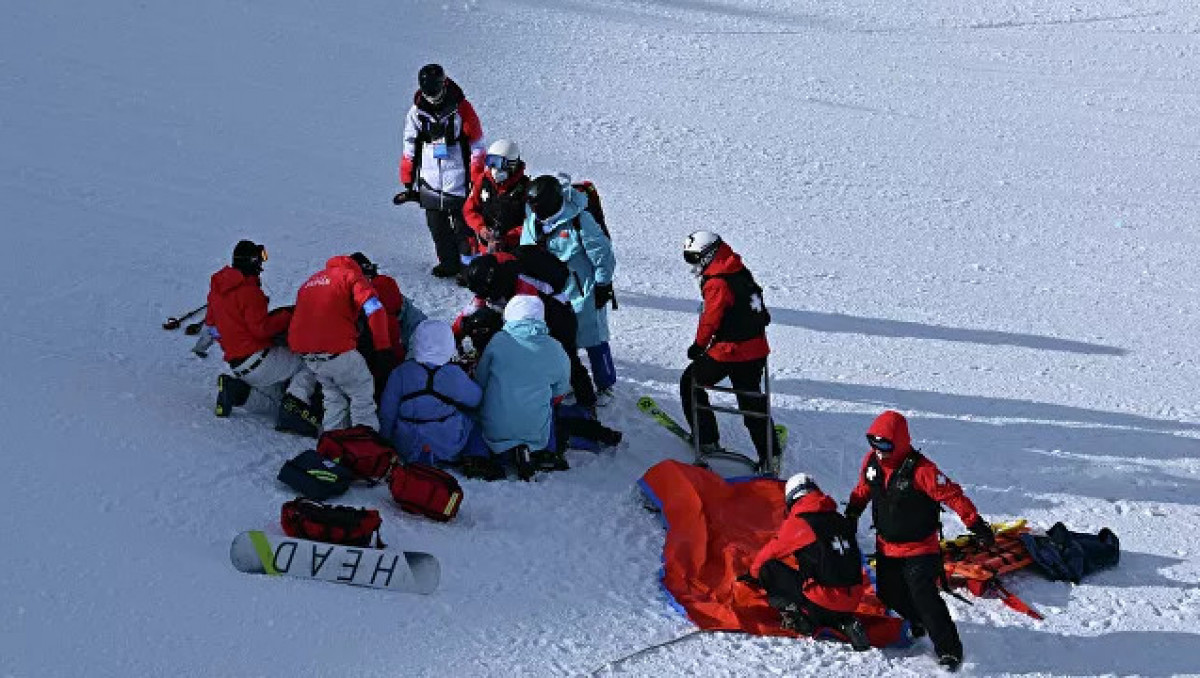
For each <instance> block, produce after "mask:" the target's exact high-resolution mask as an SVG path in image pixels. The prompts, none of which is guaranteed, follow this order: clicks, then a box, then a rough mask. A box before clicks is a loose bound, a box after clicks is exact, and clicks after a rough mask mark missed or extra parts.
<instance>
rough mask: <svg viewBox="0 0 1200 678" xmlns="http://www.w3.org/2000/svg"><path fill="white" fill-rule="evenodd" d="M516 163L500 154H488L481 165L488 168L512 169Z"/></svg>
mask: <svg viewBox="0 0 1200 678" xmlns="http://www.w3.org/2000/svg"><path fill="white" fill-rule="evenodd" d="M516 164H517V161H516V160H509V159H508V158H506V157H504V156H502V155H489V156H486V157H485V158H484V159H483V166H484V167H487V168H488V169H496V170H502V169H512V167H513V166H514V165H516Z"/></svg>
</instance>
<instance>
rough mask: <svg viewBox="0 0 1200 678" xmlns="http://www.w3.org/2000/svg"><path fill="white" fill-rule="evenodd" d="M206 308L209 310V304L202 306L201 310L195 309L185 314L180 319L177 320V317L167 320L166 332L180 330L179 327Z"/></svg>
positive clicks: (164, 324)
mask: <svg viewBox="0 0 1200 678" xmlns="http://www.w3.org/2000/svg"><path fill="white" fill-rule="evenodd" d="M206 308H208V304H207V303H206V304H204V305H203V306H201V307H200V308H194V309H192V310H190V311H188V312H187V313H184V314H183V315H181V316H179V317H178V318H175V317H171V318H167V321H166V322H164V323H163V329H164V330H177V329H179V326H180V325H182V324H183V321H184V320H187V319H188V318H190V317H192V316H194V315H196V314H197V313H199V312H200V311H203V310H204V309H206Z"/></svg>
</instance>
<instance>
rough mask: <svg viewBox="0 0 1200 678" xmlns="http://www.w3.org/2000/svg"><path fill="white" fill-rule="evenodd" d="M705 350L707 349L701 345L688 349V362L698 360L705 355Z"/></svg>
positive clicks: (693, 345) (694, 345)
mask: <svg viewBox="0 0 1200 678" xmlns="http://www.w3.org/2000/svg"><path fill="white" fill-rule="evenodd" d="M705 350H706V349H705V348H704V347H703V346H701V345H700V344H692V345H691V346H689V347H688V354H687V355H688V360H696V359H698V358H699V357H700V356H702V355H704V351H705Z"/></svg>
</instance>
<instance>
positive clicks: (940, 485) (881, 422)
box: [846, 410, 979, 558]
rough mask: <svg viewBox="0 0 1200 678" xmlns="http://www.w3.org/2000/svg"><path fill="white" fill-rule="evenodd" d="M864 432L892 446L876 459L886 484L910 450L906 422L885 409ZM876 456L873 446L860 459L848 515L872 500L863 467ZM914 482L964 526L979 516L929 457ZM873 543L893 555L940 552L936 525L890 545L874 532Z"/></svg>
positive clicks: (861, 508)
mask: <svg viewBox="0 0 1200 678" xmlns="http://www.w3.org/2000/svg"><path fill="white" fill-rule="evenodd" d="M867 434H868V435H873V436H880V437H882V438H887V439H888V440H890V441H892V444H893V445H895V449H894V450H893V451H892V453H891V454H889V455H887V456H886V457H883V458H880V459H879V465H880V466H881V467H882V468H883V481H884V483H887V482H888V481H889V480H890V478H891V477H892V473H893V472H895V470H896V469H897V468H899V467H900V464H901V463H902V462H903V461H904V460H905V459H906V458H907V457H908V455H910V454H912V452H913V448H912V439H911V438H909V435H908V421H907V420H906V419H905V418H904V415H902V414H900V413H899V412H895V411H893V410H887V411H886V412H884V413H883V414H881V415H879V416H878V417H876V418H875V421H874V422H873V423H872V424H871V427H870V428H869V429H867ZM875 455H876V452H875V450H873V449H872V450H869V451H868V452H867V456H866V457H865V458H864V459H863V464H862V469H861V470H860V471H859V474H858V484H857V485H856V486H855V487H854V490H852V491H851V492H850V501H849V502H848V503H847V506H846V513H847V514H850V513H859V514H861V513H862V512H863V510H864V509H865V508H866V506H867V504H868V503H870V501H871V486H870V485H868V484H867V478H866V470H867V463H868V462H869V461H870V460H871V457H872V456H875ZM913 484H914V485H915V486H916V488H917V489H918V490H920V491H921V492H924V493H925V494H927V495H928V496H929V497H930V498H931V499H933V500H934V501H936V502H938V503H940V504H945V505H946V506H949V507H950V508H951V509H952V510H953V511H954V512H955V513H957V514H958V517H959V518H960V519H962V521H963V524H964V525H970V524H972V523H974V522H975V521H976V520H978V519H979V512H978V511H977V510H976V509H975V504H973V503H971V500H970V499H967V496H966V495H965V494H963V490H962V487H960V486H959V485H958V483H956V482H954V481H952V480H950V479H949V478H948V477H946V475H945V474H943V473H942V472H941V471H940V470H938V467H937V465H936V464H934V463H933V462H932V461H929V459H928V458H925V457H922V459H921V461H919V462H918V463H917V466H916V468H915V469H913ZM875 542H876V544H877V547H878V549H879V552H880V553H882V554H883V555H885V556H890V557H893V558H906V557H909V556H921V555H929V554H933V553H939V552H940V551H941V544H940V543H939V538H938V532H937V529H936V528H934V529H933V531H931V532H930V533H929V536H928V537H926V538H925V539H922V540H921V541H915V542H904V543H902V544H893V543H891V542H889V541H887V540H885V539H883V538H882V537H880V536H878V535H876V537H875Z"/></svg>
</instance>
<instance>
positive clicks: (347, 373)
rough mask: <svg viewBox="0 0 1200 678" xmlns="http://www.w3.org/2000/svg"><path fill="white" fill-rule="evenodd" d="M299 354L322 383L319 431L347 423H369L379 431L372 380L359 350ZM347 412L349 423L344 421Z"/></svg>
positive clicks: (361, 424) (344, 425)
mask: <svg viewBox="0 0 1200 678" xmlns="http://www.w3.org/2000/svg"><path fill="white" fill-rule="evenodd" d="M301 357H302V358H303V359H304V362H305V363H306V364H307V365H308V369H310V370H312V372H313V374H315V375H317V381H319V382H321V389H322V392H323V394H324V399H325V418H324V419H322V421H321V430H322V431H332V430H335V429H339V428H348V427H350V426H369V427H371V428H373V429H375V430H376V431H378V430H379V415H378V413H377V412H376V410H375V380H374V378H373V377H371V370H370V369H369V368H368V367H367V361H366V360H363V357H362V354H361V353H359V352H358V351H346V352H345V353H339V354H337V355H333V354H330V353H304V354H302V355H301ZM347 414H348V415H349V419H350V422H349V423H346V419H347Z"/></svg>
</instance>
